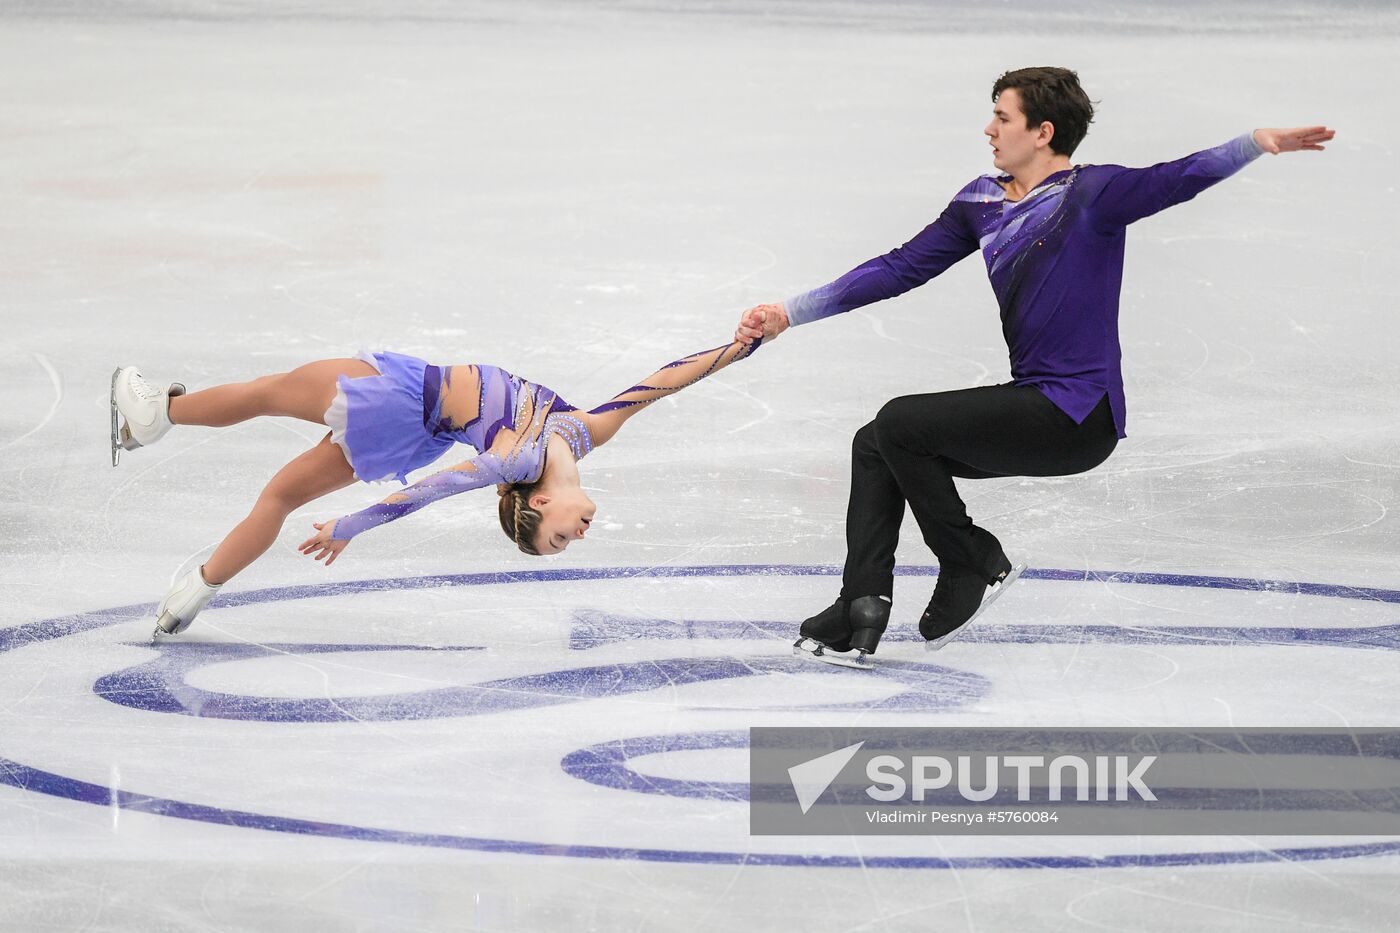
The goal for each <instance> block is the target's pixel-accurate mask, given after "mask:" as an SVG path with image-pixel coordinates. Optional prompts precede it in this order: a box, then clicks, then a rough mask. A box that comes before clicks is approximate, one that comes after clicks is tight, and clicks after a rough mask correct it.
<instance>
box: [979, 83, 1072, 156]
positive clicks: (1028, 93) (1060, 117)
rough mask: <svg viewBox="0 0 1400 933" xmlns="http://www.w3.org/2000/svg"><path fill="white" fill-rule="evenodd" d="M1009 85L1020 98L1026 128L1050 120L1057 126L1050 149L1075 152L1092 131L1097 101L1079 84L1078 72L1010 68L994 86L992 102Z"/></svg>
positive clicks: (1067, 152)
mask: <svg viewBox="0 0 1400 933" xmlns="http://www.w3.org/2000/svg"><path fill="white" fill-rule="evenodd" d="M1008 88H1013V89H1015V91H1016V93H1017V94H1019V95H1020V97H1021V109H1022V110H1024V111H1025V113H1026V127H1027V128H1028V129H1035V128H1036V127H1038V126H1040V124H1042V123H1045V122H1047V121H1048V122H1049V123H1050V124H1052V125H1053V126H1054V127H1055V135H1054V136H1052V137H1051V138H1050V149H1051V150H1052V151H1054V152H1057V153H1059V154H1060V155H1063V156H1071V155H1074V150H1075V149H1076V148H1078V146H1079V144H1080V143H1081V142H1083V141H1084V136H1085V134H1087V133H1088V132H1089V124H1090V123H1093V122H1094V104H1093V102H1092V101H1090V100H1089V95H1088V94H1085V93H1084V88H1082V87H1080V86H1079V75H1077V74H1075V73H1074V72H1072V71H1070V70H1069V69H1068V68H1018V69H1016V70H1015V71H1008V72H1007V73H1006V74H1004V75H1002V76H1001V77H1000V78H997V83H996V84H994V85H992V102H993V103H995V102H996V100H997V98H998V97H1000V96H1001V92H1002V91H1005V90H1007V89H1008Z"/></svg>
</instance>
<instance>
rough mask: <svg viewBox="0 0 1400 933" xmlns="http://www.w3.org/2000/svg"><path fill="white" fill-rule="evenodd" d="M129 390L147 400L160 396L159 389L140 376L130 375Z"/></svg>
mask: <svg viewBox="0 0 1400 933" xmlns="http://www.w3.org/2000/svg"><path fill="white" fill-rule="evenodd" d="M131 391H132V392H133V393H135V394H136V395H137V396H138V397H140V398H142V399H146V400H148V401H150V400H154V399H158V398H160V390H159V389H157V388H156V387H155V386H153V385H151V384H150V383H149V382H147V381H146V380H145V379H143V378H142V377H140V376H132V377H131Z"/></svg>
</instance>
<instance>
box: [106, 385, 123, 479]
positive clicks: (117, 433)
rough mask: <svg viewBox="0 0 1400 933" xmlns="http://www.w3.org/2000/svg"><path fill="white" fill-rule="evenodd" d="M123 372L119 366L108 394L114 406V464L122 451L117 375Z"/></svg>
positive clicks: (114, 464) (113, 464)
mask: <svg viewBox="0 0 1400 933" xmlns="http://www.w3.org/2000/svg"><path fill="white" fill-rule="evenodd" d="M121 372H122V371H121V367H117V369H116V371H115V372H113V373H112V387H111V395H109V396H108V401H109V402H110V403H111V406H112V466H116V465H117V461H118V460H120V459H121V452H122V446H121V433H120V429H119V427H118V425H117V377H118V376H120V375H121Z"/></svg>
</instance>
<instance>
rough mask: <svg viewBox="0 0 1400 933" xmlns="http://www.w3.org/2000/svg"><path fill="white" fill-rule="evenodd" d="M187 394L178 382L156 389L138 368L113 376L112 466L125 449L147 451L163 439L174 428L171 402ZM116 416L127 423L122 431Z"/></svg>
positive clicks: (119, 371) (122, 371)
mask: <svg viewBox="0 0 1400 933" xmlns="http://www.w3.org/2000/svg"><path fill="white" fill-rule="evenodd" d="M184 394H185V387H184V386H183V385H182V384H180V383H178V382H174V383H171V385H170V388H168V389H158V388H156V387H155V386H153V385H151V384H150V383H149V382H147V381H146V380H145V379H144V378H143V377H142V376H141V370H139V369H137V368H136V367H135V366H123V367H121V368H120V369H118V370H117V371H116V372H114V373H112V466H116V465H117V459H118V458H119V457H120V455H121V450H122V449H123V448H125V449H126V450H135V449H136V448H138V447H147V446H150V445H151V444H154V443H155V442H156V441H158V440H160V439H161V438H162V437H164V436H165V432H167V431H169V430H170V428H171V424H170V400H171V399H172V398H174V397H175V396H177V395H184ZM117 415H121V417H122V418H124V419H125V420H126V423H125V424H123V425H121V426H120V428H119V427H118V426H117Z"/></svg>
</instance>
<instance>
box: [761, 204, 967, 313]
mask: <svg viewBox="0 0 1400 933" xmlns="http://www.w3.org/2000/svg"><path fill="white" fill-rule="evenodd" d="M976 249H977V237H976V236H974V235H973V233H972V231H971V229H969V226H968V224H967V222H966V220H965V219H964V218H963V208H962V205H961V204H960V202H959V201H958V200H954V201H953V203H951V204H949V205H948V206H947V207H946V208H944V210H943V213H942V214H940V215H939V216H938V219H937V220H935V221H934V222H933V223H931V224H929V225H928V226H927V227H925V228H924V229H923V230H920V231H919V232H918V233H917V234H915V235H914V238H913V239H912V240H910V241H909V242H908V243H905V244H904V245H903V246H901V247H899V248H898V249H893V250H890V251H889V252H888V253H886V254H885V255H883V256H877V257H876V258H874V259H871V260H870V261H869V262H864V263H861V264H860V265H859V266H856V267H855V268H854V269H852V270H851V271H850V272H847V273H846V274H845V275H843V276H841V277H840V278H839V279H837V280H836V281H834V282H831V283H829V284H827V285H823V286H821V287H820V288H814V289H812V290H811V291H809V292H804V293H802V294H801V295H797V296H795V297H793V298H789V299H788V300H787V301H786V302H784V303H783V308H784V310H786V311H787V315H788V323H789V324H793V325H797V324H806V323H808V322H809V321H816V320H820V319H821V318H824V317H831V316H832V315H833V314H841V313H843V312H845V311H850V310H852V309H853V308H860V307H864V306H865V305H868V304H872V303H874V302H876V301H883V300H884V299H886V298H893V297H895V296H896V295H902V294H904V293H905V292H907V291H909V290H910V289H911V288H917V287H918V286H920V285H922V284H924V283H925V282H927V281H928V280H929V279H931V278H933V277H934V276H936V275H938V274H939V273H940V272H943V271H944V270H945V269H947V268H948V267H949V266H951V265H952V264H953V263H955V262H957V261H958V260H959V259H962V258H964V257H966V256H968V255H970V254H971V253H972V252H973V251H975V250H976Z"/></svg>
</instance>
